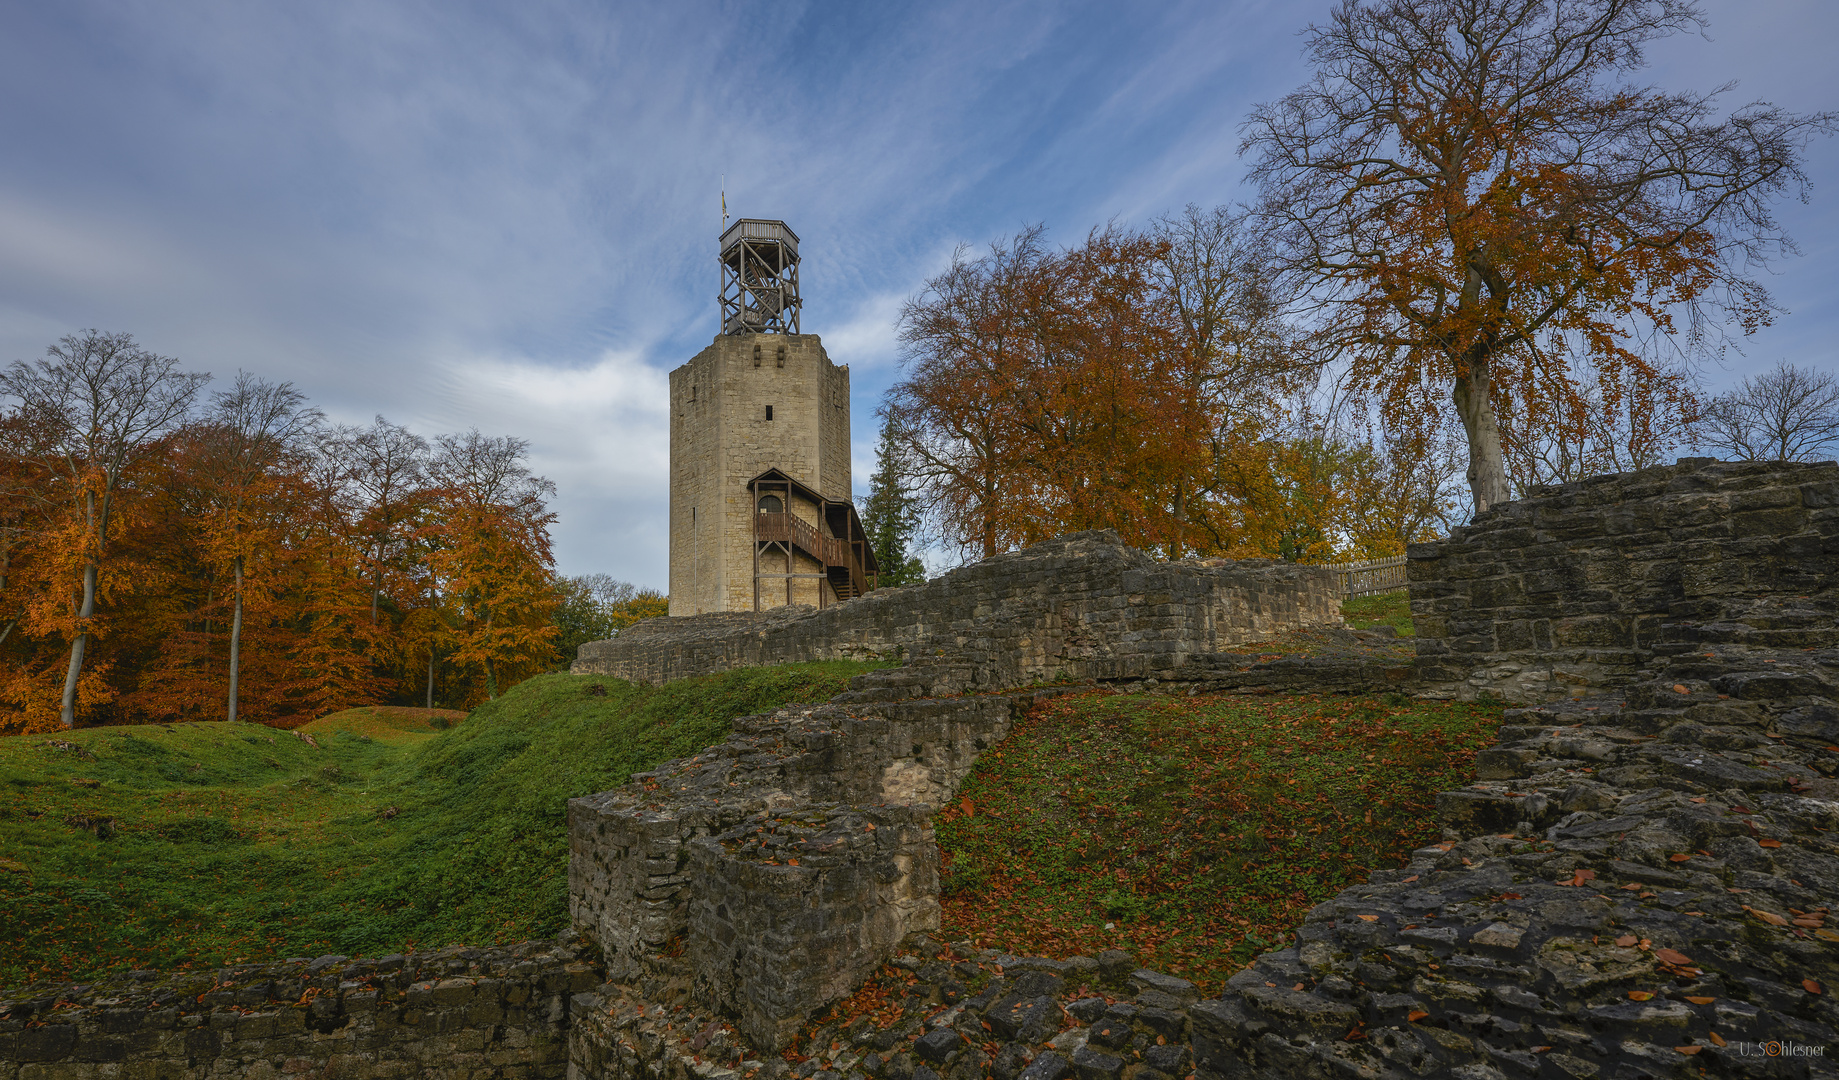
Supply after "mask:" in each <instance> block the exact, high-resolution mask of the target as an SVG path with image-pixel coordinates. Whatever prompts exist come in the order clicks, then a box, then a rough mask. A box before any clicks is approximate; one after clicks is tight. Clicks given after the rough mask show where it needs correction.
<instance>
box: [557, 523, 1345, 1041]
mask: <svg viewBox="0 0 1839 1080" xmlns="http://www.w3.org/2000/svg"><path fill="white" fill-rule="evenodd" d="M1341 622H1342V620H1341V616H1340V598H1339V595H1338V593H1337V592H1336V589H1335V584H1334V580H1333V578H1332V576H1331V575H1330V574H1329V573H1328V572H1327V571H1324V570H1320V569H1314V568H1300V567H1290V566H1284V565H1281V564H1275V563H1268V562H1258V563H1251V564H1245V563H1241V564H1227V563H1224V562H1223V561H1216V564H1215V565H1201V564H1198V563H1191V564H1175V565H1172V566H1171V565H1167V564H1160V563H1157V562H1155V561H1154V560H1152V559H1150V558H1149V557H1147V556H1145V555H1143V554H1142V553H1141V552H1138V551H1135V550H1133V549H1131V548H1128V547H1125V546H1124V545H1123V544H1122V543H1121V541H1120V540H1119V539H1118V538H1117V536H1116V534H1115V533H1109V532H1100V533H1081V534H1075V535H1072V536H1069V537H1064V538H1061V539H1059V540H1056V541H1052V542H1049V543H1046V544H1041V545H1037V546H1035V547H1032V548H1029V549H1027V550H1025V551H1022V552H1016V553H1014V554H1011V555H1004V556H998V557H997V558H994V559H990V560H986V561H985V562H983V563H979V564H977V565H976V566H973V567H968V568H965V569H964V570H960V571H956V572H954V573H951V574H948V575H946V576H944V577H943V578H941V579H938V580H936V581H933V582H930V583H928V584H927V585H924V586H915V587H912V588H907V589H889V590H884V591H880V592H876V593H873V594H870V595H869V596H867V597H864V598H861V599H858V600H852V601H850V602H848V603H845V604H839V605H837V606H835V607H832V608H827V609H825V610H823V611H813V610H811V609H808V608H807V609H792V610H788V611H780V612H775V613H770V614H766V615H753V614H751V613H749V614H746V615H737V614H734V613H720V614H711V615H702V616H695V617H690V618H678V619H659V620H651V621H649V622H646V623H640V624H638V626H635V627H633V628H632V629H631V630H628V631H627V632H626V633H625V634H622V635H621V636H620V637H619V638H617V639H615V640H614V641H611V642H600V643H596V644H595V645H590V646H586V647H584V649H583V659H581V660H580V661H577V663H576V665H575V667H574V670H575V671H576V672H577V673H596V674H606V675H613V676H618V677H623V678H628V679H632V680H634V681H662V680H665V679H672V678H681V677H684V676H687V675H692V674H702V673H705V672H711V671H720V670H725V669H727V668H732V667H738V666H742V665H746V664H760V663H778V662H787V661H793V660H813V659H826V658H834V657H843V656H856V657H860V656H865V655H867V656H885V655H905V656H907V657H908V658H909V660H910V662H909V663H908V664H907V665H906V666H904V667H901V668H897V669H888V670H883V671H876V672H872V673H870V674H868V675H864V676H859V677H858V678H856V679H855V680H853V681H852V683H851V690H850V691H849V692H848V693H845V694H842V695H840V696H838V697H837V698H835V699H833V701H832V702H831V703H829V704H828V705H825V706H822V707H815V708H794V709H781V710H779V711H778V712H775V713H773V714H770V715H768V716H763V717H749V718H745V719H743V720H741V721H737V723H736V725H735V730H734V734H733V735H732V737H730V738H729V739H728V740H727V741H726V742H724V743H722V744H720V745H718V746H715V747H711V748H709V749H708V750H706V751H704V752H703V753H701V754H698V755H696V756H694V757H691V758H687V759H684V760H681V761H676V762H671V763H669V764H668V765H666V766H664V767H662V768H660V769H659V770H658V771H656V772H654V773H650V774H645V775H641V776H635V777H634V778H633V780H632V782H631V783H630V784H628V785H627V786H626V787H625V788H622V789H619V790H616V791H611V792H604V793H601V794H599V795H593V796H588V797H585V798H580V799H575V800H572V801H571V802H570V804H569V847H570V861H569V867H570V870H569V880H570V889H569V891H570V910H571V914H572V916H573V920H574V924H575V925H576V926H577V927H578V928H580V929H582V930H583V931H584V932H586V933H588V934H589V935H590V936H592V937H593V938H594V939H595V940H596V941H598V942H599V943H600V945H601V947H602V949H603V950H604V953H605V956H606V962H607V968H608V973H609V975H610V977H611V978H613V979H615V980H619V981H621V982H626V983H630V984H632V985H634V986H635V987H636V988H637V990H638V993H639V996H640V997H642V998H645V999H648V1000H670V1001H675V1000H684V999H686V998H687V999H690V1000H694V1001H697V1002H699V1003H701V1004H703V1005H706V1006H709V1007H717V1008H720V1009H721V1010H722V1011H724V1012H726V1013H728V1014H730V1015H733V1016H735V1017H736V1018H737V1022H738V1025H739V1027H740V1029H741V1030H742V1032H743V1033H744V1034H746V1035H747V1036H748V1038H750V1039H751V1040H752V1041H753V1042H754V1043H755V1045H757V1046H760V1047H762V1048H766V1049H777V1048H778V1047H779V1046H781V1045H783V1044H784V1043H785V1041H786V1040H787V1039H788V1038H789V1037H790V1035H791V1034H792V1032H793V1031H794V1030H795V1029H796V1027H797V1026H798V1025H799V1024H800V1023H801V1022H802V1021H803V1020H804V1019H805V1018H806V1017H807V1016H808V1015H809V1014H810V1012H811V1010H812V1008H813V1007H814V1006H816V1005H819V1004H823V1003H827V1002H829V1001H834V1000H836V999H838V998H841V997H843V996H845V995H847V994H848V993H849V992H850V990H851V989H852V988H853V987H854V986H855V985H857V984H858V983H859V982H860V981H861V980H862V979H863V978H864V977H866V976H867V974H868V973H869V972H872V971H873V970H874V969H876V968H877V967H879V966H880V965H881V964H883V963H885V962H886V961H887V959H888V958H889V957H890V956H892V955H893V951H894V949H895V948H896V946H897V945H898V944H899V942H900V941H901V940H902V939H903V938H904V937H905V936H906V935H908V934H910V933H912V932H915V931H920V930H929V929H935V928H936V927H937V926H938V847H937V844H936V843H935V842H934V840H933V836H932V829H931V826H930V823H929V820H930V816H931V813H932V808H933V807H936V806H938V805H940V804H942V803H943V802H945V801H946V800H948V799H950V798H951V797H952V796H953V794H954V793H955V792H956V790H957V787H958V784H959V783H960V782H961V781H962V780H963V778H964V777H965V776H966V775H967V774H968V773H969V771H970V769H971V767H972V765H974V764H975V762H976V759H977V755H978V754H979V753H980V752H981V751H983V750H984V749H986V748H987V747H989V746H991V745H994V744H995V743H996V742H997V741H1000V740H1001V738H1002V737H1003V736H1004V735H1005V734H1007V732H1008V728H1009V725H1010V723H1011V720H1012V719H1013V717H1014V716H1015V715H1016V714H1017V713H1018V711H1019V710H1023V709H1025V708H1026V707H1027V706H1028V705H1029V704H1030V703H1032V702H1033V701H1034V700H1036V699H1038V698H1039V697H1041V696H1044V695H1049V694H1053V693H1058V692H1061V691H1059V690H1055V689H1051V688H1050V689H1046V690H1040V691H1033V692H1029V691H1023V692H1020V693H1013V692H1010V693H1002V692H996V693H992V691H1012V690H1013V689H1014V688H1016V687H1018V686H1023V685H1026V684H1028V683H1030V682H1036V681H1041V680H1045V679H1050V678H1053V677H1055V676H1063V677H1064V676H1071V677H1076V678H1087V679H1091V678H1103V679H1144V678H1157V677H1161V678H1173V677H1175V676H1176V675H1177V673H1178V672H1179V671H1180V670H1181V668H1182V665H1183V664H1184V663H1185V662H1186V661H1187V660H1188V659H1189V658H1190V657H1191V656H1193V655H1196V654H1211V653H1213V652H1215V651H1216V650H1217V649H1218V648H1220V647H1221V646H1224V645H1227V644H1233V643H1238V642H1241V641H1246V640H1251V639H1253V638H1254V637H1257V636H1261V635H1262V636H1275V635H1277V634H1280V633H1281V632H1283V631H1284V630H1288V629H1304V628H1311V627H1322V626H1335V627H1338V626H1340V625H1341ZM958 695H970V696H958ZM788 860H796V861H795V862H793V861H788Z"/></svg>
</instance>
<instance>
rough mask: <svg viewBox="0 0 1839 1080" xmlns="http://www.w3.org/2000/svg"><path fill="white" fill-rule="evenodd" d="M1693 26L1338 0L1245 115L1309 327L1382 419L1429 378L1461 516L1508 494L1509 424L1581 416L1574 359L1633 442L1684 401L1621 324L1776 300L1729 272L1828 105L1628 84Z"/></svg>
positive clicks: (1520, 3) (1648, 9)
mask: <svg viewBox="0 0 1839 1080" xmlns="http://www.w3.org/2000/svg"><path fill="white" fill-rule="evenodd" d="M1701 23H1702V19H1701V18H1700V16H1699V13H1698V10H1697V8H1696V6H1695V5H1694V4H1693V3H1691V2H1690V0H1563V2H1555V0H1375V2H1370V3H1363V2H1359V0H1347V2H1345V3H1342V4H1340V5H1339V6H1337V7H1336V8H1335V9H1334V11H1333V12H1332V13H1331V15H1330V18H1329V21H1328V23H1327V24H1326V25H1325V26H1315V27H1311V28H1310V30H1309V31H1308V34H1307V40H1308V54H1309V57H1310V59H1311V60H1312V61H1313V63H1314V66H1315V69H1316V75H1315V78H1314V79H1312V80H1311V81H1310V82H1309V83H1307V84H1306V85H1304V86H1303V87H1302V88H1300V89H1298V90H1296V91H1295V92H1293V93H1291V94H1290V95H1288V96H1287V97H1285V98H1283V99H1282V100H1280V101H1277V102H1274V103H1270V104H1265V105H1260V106H1258V107H1257V108H1256V109H1255V110H1254V111H1253V113H1252V115H1251V117H1250V119H1249V120H1248V121H1247V123H1246V125H1245V131H1246V138H1245V141H1244V145H1243V147H1242V149H1243V151H1245V152H1249V153H1250V154H1251V155H1252V156H1253V169H1252V178H1253V180H1254V181H1255V182H1256V183H1257V184H1258V185H1259V186H1260V187H1261V189H1262V200H1261V203H1260V206H1259V217H1260V219H1261V222H1262V223H1263V227H1264V228H1265V229H1266V230H1267V231H1268V234H1269V235H1270V236H1271V237H1272V238H1273V240H1274V241H1275V243H1276V244H1277V246H1278V247H1279V249H1280V250H1281V252H1282V254H1283V257H1284V265H1285V268H1286V270H1287V273H1288V275H1289V277H1288V280H1289V281H1290V282H1292V283H1293V284H1294V286H1295V288H1296V289H1297V290H1298V291H1299V292H1300V293H1301V294H1302V295H1304V296H1305V297H1306V298H1308V299H1309V300H1312V301H1313V302H1314V311H1315V314H1316V315H1317V317H1318V318H1319V324H1318V328H1319V330H1320V333H1321V342H1322V343H1323V346H1324V347H1327V348H1333V349H1337V350H1340V351H1342V352H1343V353H1344V355H1345V356H1346V357H1347V359H1348V362H1349V364H1350V365H1351V366H1350V375H1351V379H1350V385H1352V386H1355V387H1358V388H1360V389H1361V390H1363V391H1364V392H1366V393H1369V394H1371V395H1373V397H1374V399H1376V400H1378V401H1379V402H1380V403H1381V404H1382V406H1383V408H1384V409H1385V410H1386V412H1387V414H1388V416H1389V418H1390V419H1391V420H1392V422H1393V426H1395V427H1400V428H1403V427H1408V426H1410V424H1411V422H1412V418H1413V417H1421V416H1423V415H1426V414H1428V413H1433V412H1435V411H1436V410H1437V408H1438V406H1437V404H1436V401H1435V397H1436V396H1437V395H1439V394H1441V393H1447V394H1449V396H1450V398H1451V400H1452V401H1453V403H1454V405H1455V412H1456V415H1457V417H1458V418H1459V420H1460V421H1461V425H1462V429H1463V432H1464V435H1465V439H1466V442H1467V449H1468V471H1467V476H1468V482H1469V487H1470V492H1471V499H1472V503H1473V508H1474V511H1475V512H1477V513H1479V512H1481V511H1482V510H1485V509H1487V508H1488V507H1489V506H1491V505H1493V504H1495V503H1497V502H1500V501H1502V500H1503V499H1506V498H1507V497H1508V496H1509V486H1508V475H1507V469H1506V462H1505V460H1504V456H1503V443H1504V442H1507V443H1511V442H1512V441H1513V440H1514V439H1515V438H1518V439H1519V440H1520V441H1521V442H1522V443H1530V442H1532V441H1535V440H1536V439H1537V437H1538V436H1537V435H1536V434H1535V433H1536V432H1538V431H1540V430H1542V429H1545V430H1549V429H1552V428H1561V429H1567V430H1568V431H1569V432H1570V433H1571V434H1572V435H1573V436H1575V435H1576V434H1578V433H1580V429H1581V425H1584V424H1586V423H1587V422H1588V417H1589V415H1590V412H1591V410H1590V409H1589V408H1587V407H1585V406H1584V404H1583V403H1582V401H1581V399H1582V397H1583V393H1582V389H1581V384H1582V383H1583V382H1585V381H1587V380H1589V378H1590V376H1591V374H1592V373H1596V374H1598V375H1600V378H1599V379H1598V380H1597V381H1596V383H1595V385H1596V386H1597V387H1598V389H1599V390H1600V392H1601V394H1602V395H1603V400H1602V404H1603V406H1604V407H1606V408H1607V409H1609V410H1610V411H1611V412H1615V413H1617V414H1618V415H1622V416H1627V417H1632V418H1634V419H1635V420H1636V421H1637V422H1638V423H1645V424H1647V425H1649V430H1648V431H1646V432H1642V433H1639V434H1638V436H1637V438H1636V439H1635V441H1636V442H1643V441H1647V442H1654V441H1665V439H1666V437H1667V436H1668V435H1669V434H1676V432H1669V431H1668V430H1666V429H1667V428H1669V427H1671V428H1677V427H1678V425H1679V424H1681V423H1683V422H1684V421H1685V420H1687V419H1689V418H1690V414H1691V402H1690V400H1689V399H1688V398H1687V397H1686V396H1684V395H1683V394H1681V393H1680V392H1679V388H1678V387H1676V386H1671V385H1668V376H1667V373H1666V371H1665V370H1664V367H1663V366H1662V365H1660V364H1659V363H1658V362H1657V360H1656V359H1655V357H1654V355H1653V354H1652V351H1651V350H1646V349H1643V348H1640V347H1639V345H1640V342H1641V341H1642V340H1644V339H1645V340H1649V341H1654V342H1657V343H1659V344H1660V347H1662V348H1676V347H1677V348H1684V349H1686V350H1688V351H1689V352H1690V351H1692V350H1696V349H1698V348H1701V347H1704V345H1705V343H1706V342H1707V341H1708V340H1714V339H1715V337H1716V333H1717V329H1718V328H1717V327H1716V326H1715V325H1714V324H1712V323H1711V322H1710V321H1709V320H1708V319H1706V318H1705V317H1704V316H1705V314H1706V312H1708V311H1711V310H1722V311H1724V312H1726V313H1728V315H1729V316H1730V317H1731V318H1732V319H1734V321H1735V324H1736V325H1737V326H1738V327H1739V328H1741V329H1742V330H1743V331H1745V332H1748V331H1751V330H1754V329H1755V328H1757V327H1758V326H1760V325H1763V324H1765V323H1767V322H1768V321H1769V319H1770V317H1771V311H1772V309H1771V305H1770V301H1769V298H1768V294H1767V293H1766V291H1765V290H1764V289H1763V288H1762V286H1761V285H1760V284H1759V283H1758V282H1757V281H1756V280H1754V279H1753V278H1751V277H1748V276H1746V271H1747V269H1748V268H1749V267H1750V266H1752V265H1754V264H1755V263H1756V262H1757V261H1759V260H1761V259H1763V258H1764V257H1765V256H1766V255H1768V254H1769V253H1770V251H1771V250H1772V249H1774V247H1775V246H1776V245H1777V244H1778V243H1785V241H1781V238H1780V237H1779V236H1778V233H1777V229H1776V225H1775V222H1774V221H1773V219H1772V216H1771V211H1770V204H1771V202H1772V200H1773V198H1774V197H1775V196H1777V195H1779V194H1780V193H1782V192H1783V191H1784V190H1785V189H1787V188H1789V187H1791V186H1801V187H1803V188H1804V186H1805V183H1806V180H1805V177H1804V176H1803V174H1802V172H1801V168H1800V160H1801V156H1802V153H1803V151H1804V146H1805V143H1806V141H1807V139H1809V138H1810V137H1811V136H1812V135H1813V134H1815V133H1817V132H1821V131H1829V130H1830V129H1831V128H1832V125H1833V116H1832V114H1821V115H1816V116H1795V115H1792V114H1789V113H1787V112H1784V111H1783V110H1781V109H1778V108H1775V107H1773V106H1770V105H1766V104H1758V105H1751V106H1748V107H1745V108H1742V109H1738V110H1736V111H1735V112H1732V113H1730V114H1728V115H1726V116H1723V117H1722V118H1719V117H1718V116H1717V115H1716V107H1717V95H1716V94H1715V93H1713V94H1690V93H1673V92H1662V91H1660V90H1656V89H1652V88H1646V87H1641V86H1637V85H1634V84H1632V83H1630V82H1628V81H1627V78H1626V77H1627V76H1628V75H1629V74H1630V73H1631V72H1633V71H1635V70H1637V69H1638V68H1639V67H1640V66H1641V65H1642V64H1643V62H1644V60H1643V48H1644V47H1645V46H1646V45H1647V44H1648V43H1650V42H1652V41H1654V40H1656V39H1658V38H1661V37H1664V36H1667V35H1669V34H1673V33H1676V32H1679V31H1682V30H1690V29H1695V28H1697V27H1698V26H1700V25H1701ZM1682 320H1683V325H1680V323H1681V321H1682ZM1676 332H1677V333H1676ZM1631 393H1632V394H1636V395H1640V396H1642V397H1643V398H1644V399H1645V402H1646V404H1645V405H1642V406H1639V407H1637V408H1635V409H1634V410H1633V411H1632V412H1630V411H1629V410H1627V409H1626V408H1625V407H1624V406H1625V401H1624V397H1623V395H1626V394H1631ZM1509 424H1511V425H1512V427H1511V428H1508V430H1506V431H1503V428H1504V427H1507V425H1509Z"/></svg>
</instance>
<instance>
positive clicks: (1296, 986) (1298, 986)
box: [1290, 983, 1303, 990]
mask: <svg viewBox="0 0 1839 1080" xmlns="http://www.w3.org/2000/svg"><path fill="white" fill-rule="evenodd" d="M1302 988H1303V984H1302V983H1297V984H1296V985H1295V986H1292V987H1290V989H1292V990H1301V989H1302Z"/></svg>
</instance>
